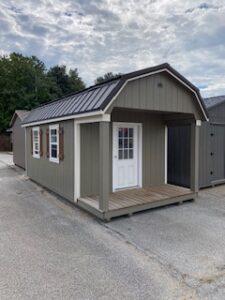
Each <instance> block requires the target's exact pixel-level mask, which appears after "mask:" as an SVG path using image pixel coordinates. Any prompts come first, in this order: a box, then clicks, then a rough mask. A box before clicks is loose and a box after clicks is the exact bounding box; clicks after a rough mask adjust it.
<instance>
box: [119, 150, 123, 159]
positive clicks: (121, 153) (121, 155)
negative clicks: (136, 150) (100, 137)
mask: <svg viewBox="0 0 225 300" xmlns="http://www.w3.org/2000/svg"><path fill="white" fill-rule="evenodd" d="M119 159H123V150H119Z"/></svg>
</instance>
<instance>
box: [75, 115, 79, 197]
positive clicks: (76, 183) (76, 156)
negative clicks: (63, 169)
mask: <svg viewBox="0 0 225 300" xmlns="http://www.w3.org/2000/svg"><path fill="white" fill-rule="evenodd" d="M78 198H80V124H79V123H78V122H77V121H76V120H74V202H77V200H78Z"/></svg>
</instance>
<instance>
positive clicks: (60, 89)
mask: <svg viewBox="0 0 225 300" xmlns="http://www.w3.org/2000/svg"><path fill="white" fill-rule="evenodd" d="M47 76H48V78H49V79H50V80H52V81H53V82H55V83H56V85H57V94H58V96H62V95H66V94H70V93H73V92H78V91H80V90H82V89H84V88H85V84H84V82H83V80H82V79H81V78H80V77H79V75H78V71H77V69H70V70H69V72H68V73H67V71H66V66H64V65H63V66H54V67H52V68H50V70H49V71H48V72H47Z"/></svg>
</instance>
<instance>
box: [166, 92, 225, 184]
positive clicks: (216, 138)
mask: <svg viewBox="0 0 225 300" xmlns="http://www.w3.org/2000/svg"><path fill="white" fill-rule="evenodd" d="M203 100H204V103H205V106H206V108H207V111H208V116H209V122H203V123H202V126H201V127H200V145H199V188H204V187H209V186H212V185H216V184H221V183H225V95H224V96H218V97H210V98H205V99H203ZM190 130H191V129H190V126H188V125H187V126H185V127H169V128H168V157H169V159H168V161H169V162H170V163H169V164H168V182H169V183H173V184H176V185H180V186H185V187H189V186H190V182H189V181H190V180H189V178H190V176H189V174H190V169H189V165H190V164H189V157H190ZM178 137H180V138H181V139H182V142H180V141H181V139H178Z"/></svg>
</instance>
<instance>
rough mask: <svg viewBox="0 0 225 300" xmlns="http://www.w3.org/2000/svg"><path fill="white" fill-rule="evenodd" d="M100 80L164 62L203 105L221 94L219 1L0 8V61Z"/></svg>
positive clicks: (224, 6) (224, 21) (224, 7)
mask: <svg viewBox="0 0 225 300" xmlns="http://www.w3.org/2000/svg"><path fill="white" fill-rule="evenodd" d="M13 51H15V52H19V53H22V54H24V55H29V56H30V55H36V56H37V57H38V58H39V59H41V60H43V61H44V63H45V64H46V67H47V68H49V67H51V66H54V65H56V64H59V65H61V64H65V65H67V66H68V68H77V69H78V72H79V74H80V76H81V77H82V78H83V80H84V81H85V83H86V84H87V85H92V84H93V83H94V80H95V79H96V77H98V76H101V75H103V74H104V73H106V72H115V73H118V72H120V73H127V72H131V71H135V70H138V69H142V68H147V67H151V66H154V65H157V64H161V63H164V62H168V63H169V64H171V66H172V67H174V68H175V69H176V70H177V71H179V72H180V73H181V74H182V75H184V76H185V77H187V78H188V79H189V80H190V81H191V82H192V83H194V84H195V85H196V86H197V87H199V88H200V90H201V93H202V95H203V96H204V97H208V96H215V95H221V94H225V0H211V1H206V2H204V0H203V1H198V0H186V1H181V0H136V1H135V0H98V1H88V0H63V1H62V0H60V1H59V0H29V1H28V0H17V1H12V0H1V1H0V55H7V54H9V53H10V52H13Z"/></svg>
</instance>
